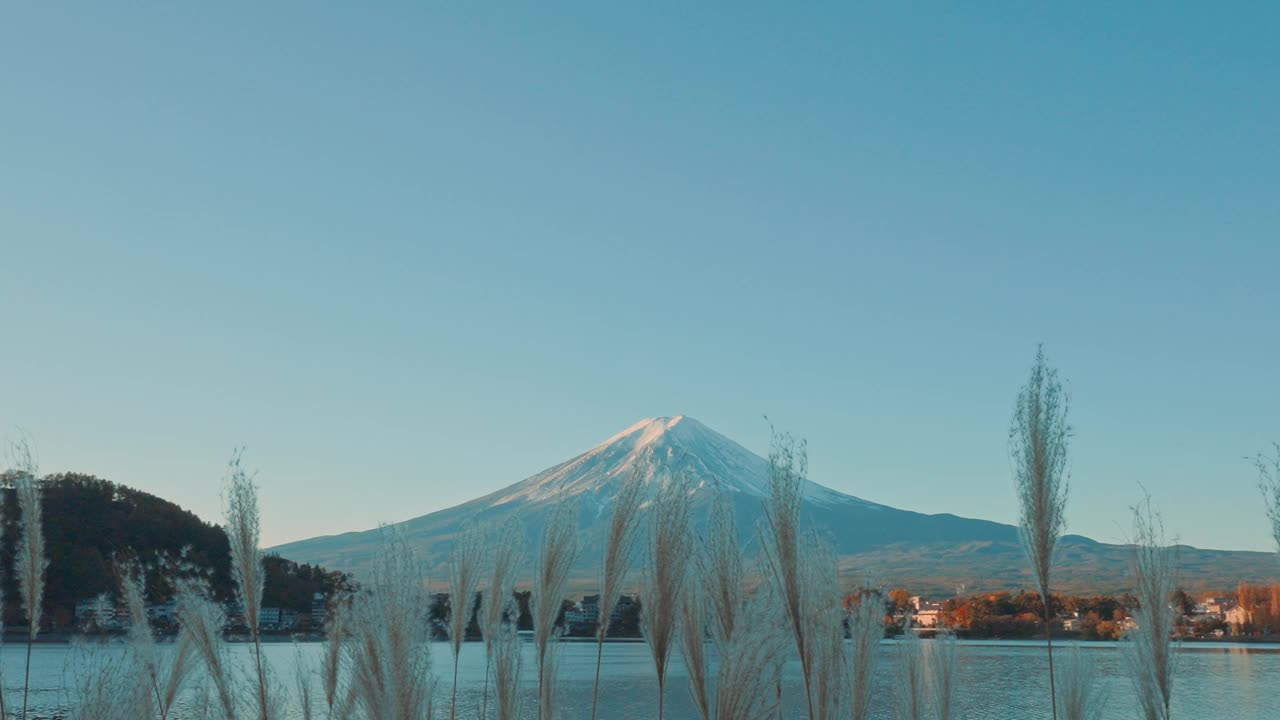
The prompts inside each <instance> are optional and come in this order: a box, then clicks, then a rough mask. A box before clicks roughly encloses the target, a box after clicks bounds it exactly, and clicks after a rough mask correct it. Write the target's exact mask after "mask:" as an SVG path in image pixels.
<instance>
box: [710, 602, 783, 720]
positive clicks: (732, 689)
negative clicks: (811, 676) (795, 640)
mask: <svg viewBox="0 0 1280 720" xmlns="http://www.w3.org/2000/svg"><path fill="white" fill-rule="evenodd" d="M774 600H775V598H774V597H773V596H772V595H771V594H769V593H768V592H767V589H766V591H765V592H761V593H760V594H759V595H758V596H757V597H756V598H754V599H752V600H751V601H750V602H748V603H747V604H746V605H745V606H743V609H742V613H741V615H740V619H741V622H740V623H738V629H737V630H735V631H734V633H733V636H732V637H731V638H730V639H729V642H728V644H727V646H726V650H725V652H724V653H723V654H722V655H721V657H720V669H719V672H718V673H717V683H716V693H715V695H716V710H715V718H716V720H765V719H766V718H771V717H774V716H775V715H776V714H777V712H778V709H779V708H778V703H777V699H776V695H775V693H774V688H775V687H777V686H778V683H779V682H780V681H781V677H782V662H783V659H784V658H785V653H786V646H787V636H786V635H785V634H784V632H783V627H782V623H781V622H780V620H781V618H780V617H778V615H777V614H776V613H775V612H774V610H773V608H775V607H776V603H775V602H774Z"/></svg>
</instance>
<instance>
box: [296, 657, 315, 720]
mask: <svg viewBox="0 0 1280 720" xmlns="http://www.w3.org/2000/svg"><path fill="white" fill-rule="evenodd" d="M293 682H294V686H295V688H296V690H297V693H298V712H299V714H301V715H302V720H312V718H314V717H315V709H314V707H313V704H314V702H315V701H314V699H313V696H312V690H311V684H312V683H311V671H310V670H309V669H308V668H307V666H306V661H305V660H304V659H303V657H302V646H301V645H299V644H297V643H296V642H295V643H294V646H293Z"/></svg>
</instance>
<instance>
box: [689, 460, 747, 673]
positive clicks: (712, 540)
mask: <svg viewBox="0 0 1280 720" xmlns="http://www.w3.org/2000/svg"><path fill="white" fill-rule="evenodd" d="M703 548H704V549H703V552H700V553H698V555H697V560H698V575H699V577H700V578H701V580H702V585H703V588H704V589H705V593H706V600H707V605H708V608H707V609H708V614H709V616H710V618H711V635H712V637H713V638H714V639H715V640H716V644H717V645H718V646H719V650H720V652H721V654H723V653H724V651H725V647H726V646H727V645H728V644H729V641H730V640H731V639H732V638H733V633H734V629H735V628H736V627H737V625H738V617H739V615H740V614H741V612H742V589H743V569H742V567H743V564H742V553H741V552H740V551H739V550H738V528H737V523H736V522H735V520H734V516H733V506H732V505H730V504H729V499H728V497H726V496H725V494H724V491H723V489H722V488H721V487H720V486H719V484H717V485H716V495H715V499H714V501H713V504H712V506H711V515H710V517H709V518H708V520H707V536H706V539H705V540H704V542H703Z"/></svg>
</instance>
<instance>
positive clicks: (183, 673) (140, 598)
mask: <svg viewBox="0 0 1280 720" xmlns="http://www.w3.org/2000/svg"><path fill="white" fill-rule="evenodd" d="M118 572H119V574H120V578H121V581H120V597H121V600H122V601H123V602H124V606H125V609H126V610H128V612H129V633H128V641H129V651H130V653H131V654H132V656H133V658H134V662H135V663H136V665H137V676H138V677H137V680H136V681H137V682H138V683H139V684H140V685H141V686H142V687H143V691H142V693H141V694H142V697H143V698H146V702H145V706H146V710H147V712H146V716H147V717H151V716H152V715H153V714H158V715H159V717H160V720H166V719H167V718H168V717H169V713H170V711H172V709H173V704H174V702H175V701H176V700H177V699H178V693H179V692H180V691H181V690H182V686H183V684H184V683H185V682H186V680H187V678H188V676H189V675H190V674H191V671H192V670H193V669H194V666H195V652H196V647H195V644H194V643H193V642H192V639H191V633H190V632H189V631H188V630H187V629H186V628H185V627H181V628H180V629H179V631H178V635H177V637H176V638H175V640H174V643H173V648H172V650H170V651H169V652H168V653H166V654H165V656H164V657H162V651H161V648H160V647H158V646H157V644H156V642H155V637H154V636H153V635H152V633H151V622H150V620H149V619H148V617H147V608H146V600H145V597H144V588H145V586H146V576H145V574H144V571H143V569H142V568H141V567H140V566H138V565H137V564H136V563H129V564H125V565H121V566H120V567H119V569H118ZM99 617H101V615H99ZM153 708H154V709H153Z"/></svg>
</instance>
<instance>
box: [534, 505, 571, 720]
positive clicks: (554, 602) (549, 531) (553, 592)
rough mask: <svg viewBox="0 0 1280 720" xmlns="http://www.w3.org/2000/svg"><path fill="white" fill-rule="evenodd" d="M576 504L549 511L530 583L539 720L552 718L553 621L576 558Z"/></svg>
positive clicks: (554, 676) (552, 719)
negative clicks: (539, 553)
mask: <svg viewBox="0 0 1280 720" xmlns="http://www.w3.org/2000/svg"><path fill="white" fill-rule="evenodd" d="M577 515H578V510H577V504H576V503H575V502H574V501H573V500H572V499H571V498H568V497H566V498H564V499H563V500H561V501H560V503H559V504H557V505H556V507H555V508H554V509H553V510H552V511H551V516H550V517H549V518H548V519H547V524H546V526H545V527H543V530H542V548H541V556H540V557H539V558H538V567H537V569H536V572H535V574H534V579H533V594H532V595H531V596H530V599H529V603H530V608H529V609H530V611H531V612H532V613H533V640H534V646H535V648H534V649H535V651H536V653H537V659H538V698H539V699H538V717H539V718H540V719H541V720H554V718H555V697H556V695H555V682H556V674H555V655H556V652H555V648H554V647H553V645H552V643H553V642H557V641H558V640H559V634H558V631H557V630H556V621H557V620H558V619H559V617H560V604H561V602H562V601H563V599H564V596H565V592H566V590H567V588H568V583H569V570H570V569H571V568H572V567H573V563H574V561H575V560H576V559H577V557H578V536H577Z"/></svg>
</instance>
